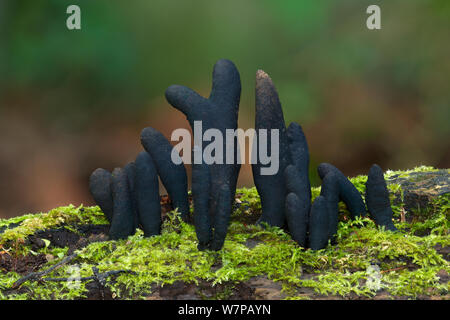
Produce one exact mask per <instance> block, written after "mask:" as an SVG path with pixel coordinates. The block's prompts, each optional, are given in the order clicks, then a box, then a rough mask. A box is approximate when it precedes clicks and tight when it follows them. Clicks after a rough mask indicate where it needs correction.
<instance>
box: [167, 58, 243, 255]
mask: <svg viewBox="0 0 450 320" xmlns="http://www.w3.org/2000/svg"><path fill="white" fill-rule="evenodd" d="M240 95H241V80H240V75H239V72H238V70H237V68H236V66H235V65H234V64H233V63H232V62H231V61H229V60H225V59H222V60H219V61H218V62H217V63H216V64H215V65H214V70H213V84H212V90H211V93H210V96H209V98H204V97H202V96H200V95H199V94H198V93H196V92H195V91H193V90H192V89H189V88H187V87H184V86H180V85H172V86H170V87H169V88H167V90H166V99H167V101H168V102H169V103H170V104H171V105H172V106H173V107H175V108H176V109H178V110H180V111H181V112H183V113H184V114H185V115H186V117H187V119H188V121H189V124H190V126H191V128H192V129H193V131H194V133H195V130H194V128H195V123H194V122H196V121H201V126H202V127H201V130H200V131H201V134H202V137H203V134H204V133H205V131H206V130H208V129H217V130H219V131H220V133H221V134H222V137H226V130H227V129H232V130H236V129H237V120H238V110H239V101H240ZM194 140H199V139H198V137H194ZM200 140H202V139H200ZM223 140H225V139H223ZM222 148H223V149H222V150H223V151H224V152H223V158H222V159H220V158H219V159H216V160H217V162H215V163H211V164H206V165H205V162H204V159H203V157H202V159H201V161H198V158H199V157H198V155H199V154H200V155H202V154H203V151H204V145H203V142H202V141H201V142H200V143H197V142H195V143H194V150H193V154H194V159H193V160H194V161H193V165H192V172H193V173H192V180H193V186H192V196H193V201H194V223H195V227H196V232H197V237H198V240H199V249H212V250H219V249H220V248H221V247H222V244H223V242H224V238H225V233H224V232H223V230H226V229H227V228H228V223H229V221H228V220H229V217H230V215H231V208H232V202H233V201H234V196H235V192H236V183H237V178H238V174H239V170H240V164H239V163H237V161H236V159H237V158H238V154H237V137H235V138H234V150H233V151H234V156H233V157H234V161H233V164H227V163H226V152H225V150H226V151H227V152H228V151H230V150H227V148H226V145H225V141H223V145H222ZM195 157H197V161H196V159H195ZM220 201H226V202H230V203H229V204H228V203H226V204H221V203H220ZM196 215H197V217H195V216H196ZM206 216H209V217H210V219H208V220H207V221H204V220H205V219H206ZM208 228H209V230H206V229H208Z"/></svg>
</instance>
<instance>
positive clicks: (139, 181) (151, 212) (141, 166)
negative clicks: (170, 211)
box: [135, 151, 161, 237]
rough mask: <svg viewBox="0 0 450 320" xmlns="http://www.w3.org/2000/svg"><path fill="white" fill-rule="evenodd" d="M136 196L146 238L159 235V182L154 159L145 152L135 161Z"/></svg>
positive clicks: (140, 221) (140, 222)
mask: <svg viewBox="0 0 450 320" xmlns="http://www.w3.org/2000/svg"><path fill="white" fill-rule="evenodd" d="M135 168H136V178H135V195H136V203H137V212H138V217H139V224H140V225H141V227H142V229H143V230H144V235H145V236H146V237H148V236H153V235H157V234H159V233H160V229H161V204H160V198H159V182H158V175H157V173H156V168H155V165H154V164H153V160H152V157H151V156H150V155H149V154H148V153H147V152H145V151H142V152H141V153H139V155H138V156H137V157H136V161H135Z"/></svg>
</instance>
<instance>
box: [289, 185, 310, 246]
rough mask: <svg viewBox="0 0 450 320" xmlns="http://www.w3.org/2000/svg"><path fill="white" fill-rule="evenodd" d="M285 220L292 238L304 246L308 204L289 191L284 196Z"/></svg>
mask: <svg viewBox="0 0 450 320" xmlns="http://www.w3.org/2000/svg"><path fill="white" fill-rule="evenodd" d="M285 206H286V220H287V224H288V228H289V232H290V234H291V236H292V239H294V241H296V242H297V243H298V245H299V246H301V247H306V233H307V231H308V230H307V229H308V215H309V210H308V211H307V210H306V207H308V209H309V207H310V204H308V205H306V203H305V202H304V201H301V200H300V199H299V198H298V196H297V195H296V194H295V193H293V192H291V193H289V194H288V195H287V197H286V204H285Z"/></svg>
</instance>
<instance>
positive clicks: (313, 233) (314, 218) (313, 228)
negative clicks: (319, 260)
mask: <svg viewBox="0 0 450 320" xmlns="http://www.w3.org/2000/svg"><path fill="white" fill-rule="evenodd" d="M309 219H310V223H309V247H310V248H311V249H312V250H320V249H323V248H325V247H326V246H327V244H328V239H329V237H328V229H329V225H330V217H329V214H328V206H327V201H326V199H325V198H324V197H323V196H318V197H317V198H316V199H314V202H313V204H312V206H311V214H310V217H309Z"/></svg>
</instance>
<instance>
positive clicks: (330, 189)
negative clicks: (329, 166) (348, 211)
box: [320, 172, 339, 242]
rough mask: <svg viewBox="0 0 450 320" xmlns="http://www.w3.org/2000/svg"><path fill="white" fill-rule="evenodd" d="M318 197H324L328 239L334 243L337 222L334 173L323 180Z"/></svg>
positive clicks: (337, 187)
mask: <svg viewBox="0 0 450 320" xmlns="http://www.w3.org/2000/svg"><path fill="white" fill-rule="evenodd" d="M320 195H321V196H323V197H324V199H325V203H326V206H327V210H328V219H329V220H328V222H329V224H328V239H330V240H331V242H334V239H335V235H336V232H337V227H338V222H339V184H338V179H337V176H336V174H335V173H334V172H330V173H328V174H327V175H326V176H325V177H324V178H323V180H322V187H321V190H320Z"/></svg>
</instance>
